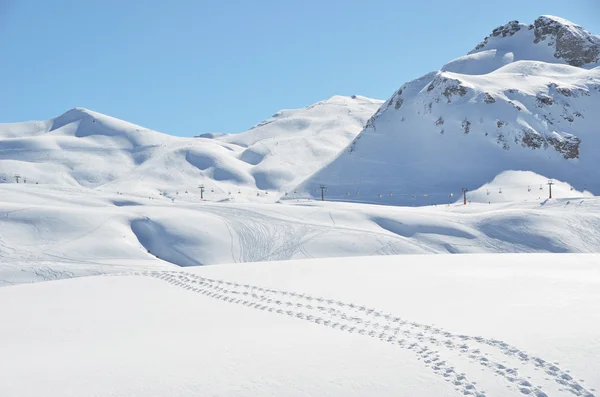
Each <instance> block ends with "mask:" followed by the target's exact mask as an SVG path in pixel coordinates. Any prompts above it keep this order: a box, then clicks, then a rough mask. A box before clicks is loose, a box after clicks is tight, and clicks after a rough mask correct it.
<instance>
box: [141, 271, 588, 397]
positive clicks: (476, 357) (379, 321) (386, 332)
mask: <svg viewBox="0 0 600 397" xmlns="http://www.w3.org/2000/svg"><path fill="white" fill-rule="evenodd" d="M134 274H135V275H143V276H151V277H155V278H158V279H160V280H163V281H166V282H168V283H170V284H173V285H176V286H178V287H181V288H184V289H187V290H190V291H193V292H196V293H200V294H202V295H205V296H208V297H211V298H214V299H220V300H223V301H226V302H230V303H237V304H241V305H244V306H248V307H253V308H256V309H259V310H266V311H269V312H273V313H278V314H284V315H288V316H292V317H295V318H298V319H302V320H306V321H310V322H313V323H316V324H320V325H324V326H327V327H330V328H334V329H339V330H340V331H345V332H349V333H358V334H360V335H365V336H369V337H373V338H378V339H380V340H382V341H384V342H387V343H391V344H394V345H397V346H400V347H402V348H404V349H407V350H411V351H413V352H414V353H415V354H416V355H417V356H418V358H419V359H420V360H422V361H423V363H424V364H425V365H426V366H428V367H430V368H431V369H432V370H433V372H434V373H435V374H437V375H440V376H442V377H443V378H444V379H446V380H447V381H448V382H451V383H452V384H453V385H454V386H455V387H456V388H457V390H459V391H460V392H461V393H462V394H464V395H473V396H476V397H486V394H485V391H480V390H478V389H477V386H476V385H475V383H473V382H471V381H469V380H468V379H467V377H466V375H465V374H464V373H458V372H456V371H455V369H454V367H453V366H452V365H450V363H448V362H447V361H446V360H442V358H441V357H440V355H439V354H438V350H436V349H440V348H441V349H447V350H450V351H453V352H455V353H458V354H459V355H461V356H465V357H468V358H469V359H470V360H472V361H474V362H477V363H479V364H480V365H481V366H483V367H484V368H487V369H489V370H492V371H494V373H496V374H497V375H499V376H502V377H503V378H504V379H505V380H506V381H507V382H509V384H510V385H511V386H512V387H515V388H516V389H517V390H518V391H519V392H521V393H522V394H523V395H526V396H532V397H548V395H547V394H546V393H545V392H544V391H542V390H541V388H540V387H538V386H535V385H533V384H532V383H531V382H530V381H529V380H528V379H527V378H525V377H523V376H521V375H520V374H519V372H518V370H517V369H516V368H509V367H508V366H507V365H505V364H502V363H500V362H497V361H494V360H493V359H492V358H490V357H487V356H488V355H489V354H488V353H486V352H485V349H486V348H492V349H496V350H497V351H500V352H501V353H502V354H504V355H506V356H508V357H511V358H516V359H518V360H519V361H520V363H522V364H525V365H530V366H532V367H533V368H534V369H536V370H538V371H543V372H545V374H546V379H552V380H554V381H555V382H557V383H558V384H559V385H560V386H561V388H562V390H567V391H569V392H571V393H572V394H573V395H575V396H580V397H596V396H595V395H594V394H593V392H594V390H593V389H592V390H587V389H586V388H585V387H583V385H581V384H580V383H579V382H578V381H577V380H576V379H575V378H573V377H572V376H571V375H570V374H569V373H568V371H565V370H563V369H561V368H559V367H558V366H557V365H556V364H554V363H552V362H549V361H546V360H543V359H542V358H540V357H535V356H532V355H530V354H527V353H526V352H524V351H522V350H520V349H518V348H516V347H514V346H511V345H509V344H507V343H505V342H503V341H500V340H496V339H488V338H483V337H480V336H468V335H457V334H454V333H451V332H448V331H446V330H443V329H441V328H438V327H433V326H430V325H426V324H419V323H416V322H408V321H407V320H404V319H402V318H400V317H396V316H393V315H392V314H389V313H385V312H382V311H378V310H375V309H372V308H369V307H366V306H362V305H357V304H353V303H345V302H341V301H338V300H333V299H326V298H322V297H315V296H311V295H307V294H302V293H294V292H288V291H281V290H276V289H269V288H262V287H257V286H253V285H249V284H238V283H235V282H230V281H222V280H213V279H209V278H205V277H200V276H197V275H195V274H193V273H185V272H176V271H173V272H160V271H150V272H138V273H134ZM467 342H469V343H471V344H473V343H475V344H478V345H482V346H481V347H482V348H481V349H479V348H476V347H475V348H473V347H471V346H470V345H468V344H467Z"/></svg>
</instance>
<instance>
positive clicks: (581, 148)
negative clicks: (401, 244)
mask: <svg viewBox="0 0 600 397" xmlns="http://www.w3.org/2000/svg"><path fill="white" fill-rule="evenodd" d="M599 61H600V37H599V36H594V35H592V34H590V33H589V32H587V31H585V30H584V29H583V28H581V27H579V26H577V25H574V24H572V23H570V22H568V21H565V20H563V19H561V18H557V17H549V16H545V17H540V18H539V19H537V20H536V21H535V22H534V23H533V24H532V25H524V24H519V23H518V22H516V21H515V22H510V23H509V24H507V25H505V26H502V27H499V28H497V29H495V30H494V32H493V33H492V34H491V35H490V36H489V37H488V38H486V39H485V40H484V42H483V43H481V44H480V45H478V46H477V47H476V49H475V50H474V51H472V52H471V53H469V55H467V56H465V57H462V58H459V59H457V60H455V61H452V62H450V63H448V64H446V65H445V66H444V67H443V68H442V70H441V71H438V72H432V73H429V74H427V75H425V76H423V77H421V78H419V79H417V80H414V81H411V82H409V83H406V84H404V85H403V86H402V87H401V88H400V89H399V90H398V91H397V92H396V93H395V94H394V95H393V96H392V97H391V98H390V99H389V100H388V101H387V102H386V103H385V104H384V105H383V106H382V107H381V108H380V109H379V110H378V111H377V113H376V114H375V115H374V116H373V117H372V118H371V119H370V120H369V121H368V123H367V125H366V127H365V129H364V130H363V131H362V132H361V133H360V134H359V135H358V136H357V137H356V139H355V140H354V141H353V142H352V143H351V144H350V145H349V146H348V147H347V148H346V150H344V151H343V152H341V153H340V154H339V155H338V157H337V158H336V159H335V160H334V161H333V162H332V163H331V164H329V165H328V166H326V167H324V168H323V169H321V170H320V171H319V172H317V173H316V174H315V175H313V176H311V177H310V178H308V179H307V180H306V181H305V182H304V183H303V184H302V185H301V186H300V187H299V189H300V190H302V191H305V192H308V193H309V194H311V195H313V196H318V195H319V194H320V191H317V192H315V190H314V189H315V187H317V186H319V185H320V184H324V185H326V187H327V189H328V190H327V194H328V197H330V198H337V199H347V200H362V197H363V196H364V195H363V196H361V195H360V194H359V192H369V194H370V195H378V194H382V195H386V194H388V193H392V196H390V197H391V198H390V199H389V200H388V202H389V203H394V204H409V203H410V204H414V203H415V202H417V203H418V204H430V203H434V202H440V201H441V200H442V199H443V198H444V197H447V196H448V195H449V193H452V192H454V193H456V192H458V193H460V192H461V189H462V188H467V189H475V188H478V187H480V186H482V185H483V184H485V183H487V182H490V181H491V180H492V179H493V178H494V177H496V176H497V175H498V174H500V173H501V172H503V171H506V170H526V171H533V172H534V173H536V174H539V175H543V176H545V177H547V178H552V179H559V180H561V181H564V182H567V183H569V184H571V185H572V186H574V187H575V188H576V189H578V190H583V189H587V190H589V191H591V192H592V193H596V194H598V193H600V168H598V166H597V159H598V156H599V155H600V134H598V128H597V126H598V125H599V124H600V115H598V112H597V109H600V67H598V65H600V63H599ZM532 183H533V182H532ZM414 197H419V198H420V199H419V200H417V201H415V199H414Z"/></svg>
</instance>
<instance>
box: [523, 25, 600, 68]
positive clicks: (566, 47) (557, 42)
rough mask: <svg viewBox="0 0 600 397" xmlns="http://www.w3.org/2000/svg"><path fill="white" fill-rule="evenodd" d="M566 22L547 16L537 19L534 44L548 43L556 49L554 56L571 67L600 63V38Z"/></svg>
mask: <svg viewBox="0 0 600 397" xmlns="http://www.w3.org/2000/svg"><path fill="white" fill-rule="evenodd" d="M565 22H566V21H565ZM565 22H563V21H560V20H558V19H557V18H551V17H545V16H542V17H539V18H538V19H536V21H535V22H534V24H533V26H534V35H535V39H534V43H536V44H538V43H541V42H546V41H547V42H548V45H550V46H554V47H555V53H554V56H555V57H556V58H558V59H564V60H565V62H567V63H568V64H569V65H571V66H579V67H581V66H584V65H587V64H590V63H596V62H598V61H600V38H599V37H598V36H594V35H592V34H591V33H589V32H588V31H586V30H585V29H583V28H582V27H581V26H577V25H573V24H570V23H565Z"/></svg>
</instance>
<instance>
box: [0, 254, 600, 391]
mask: <svg viewBox="0 0 600 397" xmlns="http://www.w3.org/2000/svg"><path fill="white" fill-rule="evenodd" d="M598 259H599V258H598V256H597V255H578V256H575V255H561V256H558V255H510V256H501V255H466V256H462V255H460V256H441V255H440V256H427V257H423V256H402V257H385V258H348V259H344V260H339V259H330V260H309V261H294V262H289V263H288V262H286V263H268V264H267V263H257V264H246V265H242V266H240V265H232V266H212V267H201V268H195V269H193V270H187V269H186V271H171V272H160V271H149V272H139V273H133V274H130V275H118V276H113V277H89V278H79V279H75V280H63V281H57V282H49V283H38V284H32V285H22V286H15V287H8V288H1V289H0V301H3V302H10V304H6V305H1V306H0V317H1V318H2V327H0V349H1V350H2V352H3V354H2V355H1V356H0V380H1V381H0V395H3V396H22V397H27V396H40V395H44V396H48V397H53V396H60V397H69V396H91V395H94V396H98V397H103V396H112V397H118V396H131V395H135V396H167V395H168V396H190V395H198V396H209V395H210V396H257V395H260V396H282V395H285V396H306V395H315V396H316V395H319V396H324V395H327V396H365V395H369V396H371V395H386V396H387V395H400V396H415V397H430V396H453V395H468V396H479V397H484V396H506V397H511V396H524V395H530V396H537V397H544V396H553V397H557V396H558V397H561V396H586V397H593V396H598V391H597V390H600V377H599V376H598V373H600V367H599V364H598V360H597V357H598V356H599V355H600V335H599V334H598V332H597V330H598V328H599V327H600V314H599V313H600V312H599V311H598V310H597V308H598V306H599V305H600V293H599V291H600V273H599V271H598V267H597V266H596V264H597V262H598ZM57 358H60V359H57Z"/></svg>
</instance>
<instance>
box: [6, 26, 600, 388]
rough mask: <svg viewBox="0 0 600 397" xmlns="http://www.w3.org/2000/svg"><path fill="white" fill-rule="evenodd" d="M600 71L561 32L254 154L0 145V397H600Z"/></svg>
mask: <svg viewBox="0 0 600 397" xmlns="http://www.w3.org/2000/svg"><path fill="white" fill-rule="evenodd" d="M599 57H600V37H598V36H594V35H592V34H590V33H589V32H587V31H585V30H584V29H583V28H581V27H579V26H577V25H574V24H572V23H570V22H568V21H565V20H563V19H560V18H557V17H541V18H539V19H538V20H536V21H535V22H534V24H532V25H530V26H528V25H524V24H520V23H518V22H516V21H513V22H510V23H508V24H507V25H504V26H501V27H499V28H497V29H495V30H494V31H493V33H492V34H491V35H490V36H489V37H487V38H486V39H485V40H484V41H483V42H482V43H481V44H480V45H478V46H477V47H476V48H475V50H473V51H471V52H470V53H469V54H468V55H466V56H465V57H461V58H459V59H457V60H454V61H452V62H450V63H448V64H446V65H445V66H444V67H443V68H442V70H441V71H439V72H434V73H430V74H428V75H426V76H424V77H423V78H421V79H418V80H415V81H413V82H410V83H407V84H405V85H404V86H403V87H402V88H401V89H400V90H398V91H397V92H396V93H395V94H394V96H392V98H390V99H389V100H388V101H387V102H386V103H385V104H384V103H383V102H382V101H377V100H371V99H368V98H365V97H360V96H352V97H340V96H334V97H332V98H331V99H329V100H326V101H322V102H319V103H317V104H314V105H312V106H308V107H306V108H303V109H296V110H282V111H280V112H277V113H276V114H275V115H274V116H273V117H272V118H270V119H269V120H266V121H265V122H263V123H260V124H259V125H257V126H255V127H253V128H252V129H250V130H248V131H246V132H244V133H242V134H238V135H228V134H217V133H215V134H204V135H202V136H199V137H196V138H178V137H172V136H169V135H166V134H161V133H158V132H155V131H151V130H148V129H145V128H143V127H140V126H136V125H133V124H130V123H127V122H124V121H122V120H117V119H114V118H112V117H109V116H105V115H102V114H99V113H95V112H93V111H89V110H86V109H81V108H77V109H73V110H71V111H69V112H67V113H65V114H63V115H62V116H59V117H57V118H54V119H52V120H48V121H38V122H26V123H14V124H0V287H3V288H0V302H2V303H4V304H0V324H1V325H0V352H2V354H1V355H0V396H2V397H3V396H36V397H37V396H50V397H53V396H57V397H58V396H60V397H64V396H78V397H79V396H101V397H108V396H112V397H115V396H190V395H194V396H195V395H198V396H282V395H284V396H307V395H311V396H322V395H327V396H365V395H368V396H374V395H386V396H387V395H400V396H414V397H425V396H427V397H429V396H450V395H471V396H477V397H486V396H521V397H522V396H534V397H549V396H554V397H555V396H578V397H598V396H600V394H599V393H598V390H600V375H599V374H600V364H599V363H598V357H600V311H599V310H598V307H600V267H599V266H598V263H599V262H600V198H598V197H595V196H593V195H592V193H599V192H600V190H599V189H600V184H599V182H598V180H600V179H599V177H600V173H599V171H598V169H599V168H598V167H597V157H598V156H597V153H598V151H599V150H600V146H599V145H600V140H598V134H597V133H596V132H597V131H596V127H597V125H598V123H599V122H600V119H598V115H597V114H595V113H594V109H596V108H597V107H598V104H600V102H599V100H600V74H599V73H600V68H598V66H599V64H598V61H599V59H600V58H599ZM382 104H383V106H381V107H380V105H382ZM378 108H379V110H378ZM367 120H368V122H367ZM365 123H366V126H365ZM363 127H365V128H364V130H362V132H361V133H360V134H359V132H360V131H361V129H363ZM336 156H337V157H336ZM549 178H552V179H551V180H550V179H549ZM25 181H26V182H27V183H25ZM16 182H19V183H16ZM199 185H203V189H200V186H199ZM321 185H323V186H322V189H321ZM463 188H465V189H467V190H466V193H465V198H466V201H467V202H468V203H467V205H463V190H464V189H463ZM550 189H552V198H550V197H549V196H550ZM201 194H202V196H203V197H202V198H201V197H200V196H201ZM321 194H324V196H325V197H326V199H327V201H318V199H319V198H320V196H321ZM398 204H402V205H404V206H402V207H399V206H395V205H398ZM525 253H529V254H525ZM575 253H579V254H578V255H576V254H575ZM400 254H404V255H400ZM417 254H470V255H417ZM500 254H502V255H500ZM204 265H219V266H204ZM48 280H53V281H52V282H40V281H48Z"/></svg>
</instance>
